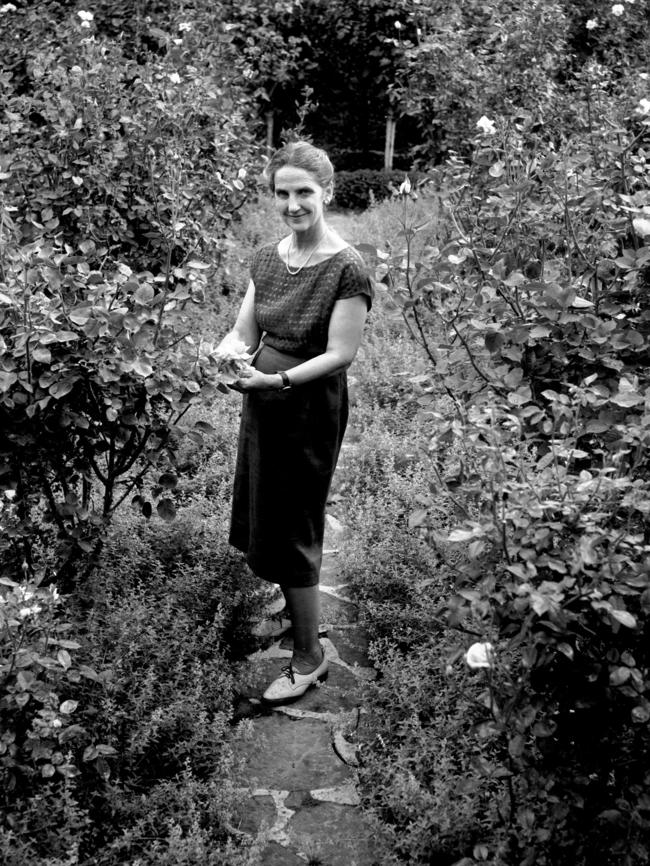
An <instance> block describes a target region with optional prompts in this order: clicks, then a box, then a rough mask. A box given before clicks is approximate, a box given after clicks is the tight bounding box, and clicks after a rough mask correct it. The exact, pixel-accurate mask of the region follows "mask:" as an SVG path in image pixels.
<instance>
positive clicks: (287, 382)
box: [278, 370, 291, 391]
mask: <svg viewBox="0 0 650 866" xmlns="http://www.w3.org/2000/svg"><path fill="white" fill-rule="evenodd" d="M278 373H279V374H280V378H281V379H282V388H281V389H280V390H282V391H288V390H289V388H291V379H290V378H289V377H288V376H287V374H286V373H285V372H284V370H278Z"/></svg>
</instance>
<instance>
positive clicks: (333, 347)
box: [234, 295, 368, 391]
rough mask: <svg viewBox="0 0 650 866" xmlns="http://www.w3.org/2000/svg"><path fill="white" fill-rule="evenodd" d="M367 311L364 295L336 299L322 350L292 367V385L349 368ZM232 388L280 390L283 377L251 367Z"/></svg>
mask: <svg viewBox="0 0 650 866" xmlns="http://www.w3.org/2000/svg"><path fill="white" fill-rule="evenodd" d="M367 313H368V305H367V302H366V297H365V295H354V296H353V297H351V298H343V299H342V300H340V301H337V302H336V303H335V304H334V309H333V310H332V316H331V318H330V323H329V329H328V332H327V347H326V349H325V351H324V352H323V353H322V354H320V355H316V357H315V358H310V359H309V360H308V361H303V363H302V364H298V366H296V367H293V368H292V369H291V370H290V371H289V372H290V379H291V384H292V385H304V384H305V383H306V382H311V381H313V380H314V379H320V378H321V376H329V375H330V374H332V373H337V372H339V371H340V370H345V369H346V368H347V367H349V366H350V364H351V363H352V361H353V360H354V357H355V355H356V354H357V350H358V348H359V344H360V343H361V336H362V334H363V326H364V324H365V321H366V315H367ZM234 387H235V388H236V390H238V391H252V390H255V389H268V390H270V389H279V388H281V387H282V379H281V377H280V375H279V374H278V373H260V372H259V370H253V372H252V373H251V374H250V376H247V377H246V378H241V379H238V380H237V382H236V383H235V386H234Z"/></svg>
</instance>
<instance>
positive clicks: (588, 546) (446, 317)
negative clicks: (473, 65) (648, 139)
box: [368, 94, 650, 864]
mask: <svg viewBox="0 0 650 866" xmlns="http://www.w3.org/2000/svg"><path fill="white" fill-rule="evenodd" d="M605 95H606V94H605ZM610 105H611V103H610ZM632 106H633V103H631V102H630V101H629V100H628V101H627V103H625V104H624V105H623V110H622V112H621V114H619V115H618V116H617V123H618V129H619V138H618V140H612V139H611V137H610V136H609V128H608V127H607V126H606V125H605V124H603V125H602V126H596V125H595V123H594V124H592V126H591V127H590V128H589V129H588V133H589V134H587V135H585V136H584V137H583V139H582V140H581V142H580V143H578V142H571V143H566V144H565V145H564V147H565V150H564V151H563V152H562V151H560V153H558V144H557V142H553V143H549V142H544V141H543V140H542V139H541V138H540V137H539V135H537V134H536V132H535V128H534V126H528V125H527V124H526V122H525V120H522V123H521V125H520V126H519V128H515V129H512V128H511V127H506V126H503V127H502V126H498V125H495V128H494V130H493V131H491V130H489V129H487V130H486V131H485V133H484V134H483V135H482V136H479V137H478V138H477V139H476V142H475V151H474V154H473V156H472V158H471V159H470V160H468V161H464V160H461V159H459V158H453V159H451V160H450V163H449V167H448V173H447V176H446V178H444V177H443V184H442V189H443V190H444V193H443V196H444V201H445V205H446V207H447V209H448V211H449V219H448V220H447V221H446V222H445V224H444V226H442V227H441V231H440V239H439V243H438V244H437V245H435V246H433V247H431V248H429V249H428V250H427V249H425V250H423V252H422V254H419V255H417V256H412V255H411V254H410V253H409V250H406V251H404V250H396V251H395V255H394V256H393V257H391V258H390V260H389V262H388V264H389V267H390V268H391V273H392V275H393V279H392V280H391V281H390V283H389V285H391V286H392V291H393V292H394V294H395V295H396V303H398V304H401V305H402V306H403V308H404V310H405V314H406V315H407V317H408V318H409V319H410V323H411V331H412V333H413V334H414V336H415V337H416V339H417V340H418V341H419V342H420V344H421V345H422V348H423V349H424V350H425V352H426V353H427V355H428V357H429V359H430V361H431V372H430V374H429V381H428V383H427V382H426V380H425V379H424V377H423V378H422V379H421V380H420V390H419V393H416V394H415V395H414V398H413V399H414V400H416V401H417V403H418V406H419V407H420V411H421V416H420V417H421V421H422V422H424V421H425V419H427V418H428V420H429V424H430V431H429V434H428V444H427V445H426V450H427V451H428V453H429V454H430V455H431V456H432V457H433V460H434V462H437V464H438V467H437V471H436V477H437V478H438V479H440V478H443V477H444V478H445V480H446V488H447V496H449V499H450V501H452V502H453V503H454V504H455V506H456V507H458V508H459V510H461V513H464V516H465V519H464V521H463V522H462V525H461V526H460V527H458V528H457V529H455V530H454V531H452V532H451V533H450V534H445V535H444V536H443V534H442V533H441V531H440V528H441V525H442V526H445V525H446V524H447V521H446V520H445V519H444V518H443V519H442V520H441V516H440V511H439V503H440V494H439V491H438V490H436V489H434V487H433V486H432V487H431V492H430V493H429V492H428V491H426V490H425V491H424V493H423V495H422V496H421V499H420V505H421V506H422V507H421V508H420V514H419V515H418V516H417V521H416V522H417V524H418V525H420V526H424V527H426V526H428V537H429V539H430V540H431V541H432V542H434V543H438V539H441V538H444V544H445V545H446V546H447V547H448V545H449V543H450V542H451V543H452V544H461V545H463V551H464V553H465V556H466V557H467V562H466V564H465V565H464V566H463V567H462V568H461V569H460V570H459V573H458V577H457V578H456V580H455V589H454V591H453V592H451V593H450V594H449V595H448V596H447V598H446V604H445V606H446V608H447V613H446V620H447V623H448V625H449V626H450V627H451V628H452V629H461V631H462V630H469V631H470V632H474V633H475V634H477V635H478V636H481V637H483V638H485V639H488V640H489V641H490V642H491V643H492V644H493V646H494V648H495V656H496V659H497V661H496V662H495V667H494V670H493V671H491V672H490V675H489V677H488V679H487V681H486V684H485V689H484V692H483V694H482V696H480V699H479V701H478V706H482V709H479V710H478V712H477V713H472V714H471V715H468V719H467V723H468V727H467V728H466V731H467V733H468V734H469V733H470V727H469V726H470V725H471V724H472V723H473V725H474V727H473V730H474V732H475V736H476V740H475V741H474V745H475V747H476V746H477V745H478V747H479V751H480V752H481V753H482V756H483V758H484V759H485V762H481V761H479V762H478V763H477V764H476V770H477V773H478V780H477V787H476V788H475V789H474V790H473V791H471V792H469V794H470V796H472V797H476V798H477V800H476V802H477V811H478V803H480V798H481V797H482V796H483V793H484V791H485V786H486V785H488V786H490V787H492V786H496V788H497V789H498V791H499V792H498V793H496V794H495V796H496V797H497V798H498V799H499V800H500V801H501V802H502V803H503V804H504V805H503V809H502V810H500V820H499V821H498V822H497V823H496V824H495V825H494V826H493V827H492V828H489V827H484V828H483V833H484V835H483V838H482V839H480V840H478V842H477V844H478V848H476V847H474V848H470V847H467V848H466V849H465V851H463V852H462V853H463V854H464V855H465V857H464V859H463V860H462V861H459V862H462V863H463V864H465V863H467V864H469V863H473V862H478V861H486V862H491V863H494V864H510V863H513V862H527V863H528V862H530V863H532V862H537V863H553V864H565V863H576V862H577V863H580V864H584V863H591V862H594V860H596V859H598V861H599V862H607V863H612V864H613V863H620V862H625V863H629V864H637V863H644V862H647V857H648V852H647V829H648V820H649V814H648V805H649V804H648V799H647V794H646V788H647V783H648V779H647V769H646V768H647V761H648V754H649V751H650V738H649V737H648V725H647V722H648V718H649V717H650V702H649V700H650V683H649V682H648V678H647V671H648V669H650V658H648V654H647V647H648V643H647V632H648V612H649V611H650V608H649V606H648V593H650V585H649V583H648V564H649V563H650V546H649V544H648V539H647V519H646V516H647V511H648V508H649V505H648V503H649V501H650V488H649V487H648V480H647V445H648V417H647V399H648V396H647V395H648V386H649V383H648V380H647V369H646V367H647V365H646V364H645V346H646V341H647V332H648V322H647V319H648V314H647V297H646V296H647V273H646V272H647V269H648V262H649V261H650V253H649V251H648V248H647V245H646V244H645V242H644V237H645V234H646V229H645V223H644V218H645V217H644V213H645V211H644V205H645V202H646V201H647V185H648V170H647V161H646V155H645V152H644V151H643V150H642V148H641V147H640V142H641V140H642V137H643V134H644V129H645V126H646V125H647V120H644V118H643V114H642V108H643V106H642V105H641V110H640V111H632V110H630V109H631V107H632ZM626 107H627V109H628V113H627V115H626V114H625V108H626ZM405 195H406V192H405ZM417 231H418V226H417V225H413V224H412V223H405V224H404V232H405V237H406V242H407V245H409V246H410V245H411V244H412V242H413V240H414V239H415V237H416V235H417ZM411 251H412V250H411ZM441 394H446V395H447V396H448V402H447V405H445V402H443V401H441ZM427 509H429V514H428V516H427V513H426V512H427ZM387 588H390V582H388V583H387ZM382 591H383V588H380V589H379V590H378V594H381V593H382ZM423 607H425V606H424V605H423ZM412 609H413V615H414V617H416V616H417V619H419V620H420V621H421V622H423V623H427V617H426V610H427V609H426V607H425V611H421V610H419V609H418V607H417V605H412ZM368 611H369V612H370V613H371V614H372V615H373V618H374V621H375V625H376V622H379V623H381V624H382V625H383V627H384V628H385V629H386V630H385V632H384V634H385V635H386V636H387V638H388V639H390V640H392V641H393V643H395V642H397V640H398V638H397V635H398V632H399V630H400V629H401V623H400V622H399V620H396V622H395V624H394V628H393V631H392V632H391V630H390V628H389V627H388V628H387V627H386V620H385V619H384V618H383V617H382V616H381V614H380V615H379V617H377V615H375V614H373V612H372V609H371V608H370V606H368ZM429 614H430V611H429ZM415 628H416V630H417V626H416V627H415ZM448 638H449V636H448V635H446V637H445V640H444V641H443V646H445V647H446V648H447V651H448V652H449V653H450V655H449V663H450V664H452V666H453V663H454V659H457V658H458V657H459V656H460V655H461V654H462V652H463V649H464V647H465V646H466V645H467V644H466V642H465V641H459V640H456V641H455V642H451V641H449V640H448ZM408 669H409V670H410V668H408ZM412 675H413V676H415V675H416V674H415V673H413V674H412ZM422 676H424V678H425V683H430V681H431V675H430V673H423V674H422ZM454 676H457V675H454ZM377 689H378V692H379V694H380V700H382V701H386V702H388V701H389V697H388V696H387V694H386V692H385V691H384V689H383V686H382V684H381V683H379V684H378V685H377ZM444 730H445V729H444V726H442V730H441V729H440V728H435V731H434V732H435V734H436V735H437V736H438V737H440V736H445V734H444ZM382 736H383V735H382ZM415 748H416V746H415V742H414V741H411V742H410V743H409V746H408V747H405V748H402V743H401V742H394V743H393V746H392V749H393V751H392V757H391V756H389V755H388V754H386V755H385V756H383V757H382V758H378V757H369V766H370V765H372V763H373V761H375V760H378V761H379V760H380V761H381V763H382V765H385V764H386V762H393V763H394V765H395V767H403V766H405V765H406V766H409V761H410V760H412V756H414V755H415V754H416V752H415ZM378 750H379V747H378V746H377V743H375V744H374V745H373V751H372V752H371V753H369V754H372V755H376V753H377V752H378ZM417 754H418V755H419V754H421V749H420V751H418V752H417ZM370 772H373V770H372V767H371V769H370ZM373 778H376V777H375V776H374V775H373ZM430 788H431V783H430V785H429V790H430ZM383 796H384V797H385V798H386V800H385V802H386V801H387V799H388V798H389V797H390V794H389V792H387V791H385V792H384V795H383ZM402 808H403V813H402V814H401V816H400V817H396V815H395V814H394V813H393V814H391V813H390V812H389V811H388V810H387V811H386V812H385V814H386V816H387V820H388V821H389V822H391V823H393V824H394V826H395V832H396V834H397V835H398V837H399V834H401V833H403V832H404V830H405V828H406V827H413V826H414V823H415V824H418V826H421V825H420V824H419V822H421V821H422V820H423V815H422V812H421V807H420V806H418V805H417V802H416V801H414V805H413V808H412V810H411V811H409V809H408V808H406V807H405V806H403V807H402ZM585 828H589V830H588V832H585ZM427 833H428V834H429V836H428V840H427V838H426V836H427ZM442 844H443V839H442V836H441V834H440V830H439V827H438V826H432V825H428V829H426V830H425V829H421V834H420V835H416V836H415V837H413V846H414V848H410V849H409V850H408V851H405V852H404V856H405V857H408V858H409V859H413V858H414V857H415V854H414V850H415V851H417V857H419V858H421V859H420V860H417V859H416V860H415V862H429V861H428V859H427V858H428V857H429V856H431V852H438V851H439V850H440V846H441V845H442ZM466 844H467V845H468V846H469V842H466ZM418 846H419V847H418ZM425 852H426V853H425Z"/></svg>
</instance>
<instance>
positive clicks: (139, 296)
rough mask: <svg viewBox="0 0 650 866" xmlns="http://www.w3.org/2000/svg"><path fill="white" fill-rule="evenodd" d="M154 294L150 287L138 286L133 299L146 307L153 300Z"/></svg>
mask: <svg viewBox="0 0 650 866" xmlns="http://www.w3.org/2000/svg"><path fill="white" fill-rule="evenodd" d="M154 295H155V292H154V290H153V288H152V287H151V286H147V285H145V286H140V288H139V289H138V291H137V292H136V293H135V295H134V297H135V300H136V301H137V302H138V304H142V306H143V307H148V306H149V305H150V304H151V302H152V301H153V299H154Z"/></svg>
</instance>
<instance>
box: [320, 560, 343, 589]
mask: <svg viewBox="0 0 650 866" xmlns="http://www.w3.org/2000/svg"><path fill="white" fill-rule="evenodd" d="M340 582H341V576H340V575H339V572H338V563H337V562H336V557H335V554H328V555H326V556H325V557H323V565H322V567H321V571H320V584H321V586H336V585H337V584H339V583H340Z"/></svg>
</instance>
